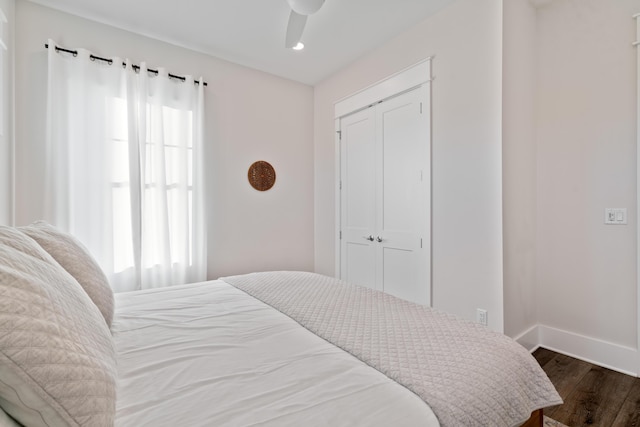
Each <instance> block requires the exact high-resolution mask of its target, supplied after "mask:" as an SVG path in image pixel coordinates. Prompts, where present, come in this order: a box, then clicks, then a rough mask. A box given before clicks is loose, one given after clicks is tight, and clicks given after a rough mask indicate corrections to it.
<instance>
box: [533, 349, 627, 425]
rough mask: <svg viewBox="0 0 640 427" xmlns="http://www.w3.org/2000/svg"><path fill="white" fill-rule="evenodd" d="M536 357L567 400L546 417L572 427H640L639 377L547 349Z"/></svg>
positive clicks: (546, 413) (540, 351)
mask: <svg viewBox="0 0 640 427" xmlns="http://www.w3.org/2000/svg"><path fill="white" fill-rule="evenodd" d="M533 356H534V357H535V358H536V360H537V361H538V363H540V366H542V369H544V371H545V372H546V373H547V375H548V376H549V379H551V382H552V383H553V385H554V386H555V387H556V389H557V390H558V393H560V396H561V397H562V399H563V400H564V404H562V405H559V406H554V407H551V408H547V409H545V410H544V414H545V415H547V416H549V417H551V418H553V419H554V420H556V421H560V422H561V423H563V424H566V425H568V426H570V427H579V426H602V427H610V426H616V427H617V426H637V427H640V378H636V377H632V376H629V375H624V374H621V373H619V372H616V371H612V370H610V369H606V368H601V367H599V366H596V365H592V364H590V363H587V362H583V361H582V360H578V359H574V358H572V357H569V356H564V355H562V354H558V353H555V352H553V351H550V350H547V349H544V348H540V349H538V350H536V351H535V352H534V353H533Z"/></svg>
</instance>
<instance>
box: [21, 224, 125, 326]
mask: <svg viewBox="0 0 640 427" xmlns="http://www.w3.org/2000/svg"><path fill="white" fill-rule="evenodd" d="M20 230H21V231H22V232H24V233H25V234H27V235H28V236H29V237H31V238H32V239H33V240H35V241H36V242H38V244H40V246H42V248H43V249H44V250H45V251H47V252H49V255H51V256H52V257H53V259H55V260H56V261H57V262H58V264H60V265H61V266H62V267H63V268H64V269H65V270H67V272H68V273H69V274H71V275H72V276H73V277H74V278H75V279H76V280H77V281H78V283H80V285H81V286H82V287H83V288H84V290H85V292H86V293H87V294H88V295H89V298H91V300H92V301H93V303H94V304H95V305H97V306H98V309H99V310H100V313H102V316H103V317H104V320H105V321H106V322H107V326H109V327H111V322H112V320H113V309H114V303H113V291H112V290H111V286H109V281H108V280H107V277H106V276H105V275H104V272H103V271H102V269H101V268H100V266H99V265H98V263H97V262H96V260H95V259H94V258H93V257H92V256H91V254H90V253H89V250H88V249H87V248H86V247H85V246H84V245H83V244H82V243H81V242H80V241H79V240H78V239H76V238H75V237H73V236H72V235H70V234H67V233H64V232H63V231H61V230H59V229H57V228H56V227H54V226H52V225H50V224H48V223H46V222H44V221H37V222H35V223H33V224H31V225H29V226H27V227H20Z"/></svg>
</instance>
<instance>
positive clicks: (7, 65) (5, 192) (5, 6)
mask: <svg viewBox="0 0 640 427" xmlns="http://www.w3.org/2000/svg"><path fill="white" fill-rule="evenodd" d="M0 9H2V11H3V12H4V14H5V16H6V18H7V21H8V22H7V23H6V24H4V25H6V29H5V31H4V37H6V39H5V40H4V42H5V43H6V45H7V50H5V51H3V52H2V53H1V55H2V61H1V65H2V67H3V68H2V70H1V71H0V76H1V77H0V84H1V85H3V86H2V93H1V95H0V103H1V106H0V120H2V121H3V124H2V132H0V224H2V225H11V224H12V223H13V84H12V83H13V57H14V43H13V39H14V10H15V0H0Z"/></svg>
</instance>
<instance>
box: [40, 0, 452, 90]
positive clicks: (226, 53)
mask: <svg viewBox="0 0 640 427" xmlns="http://www.w3.org/2000/svg"><path fill="white" fill-rule="evenodd" d="M31 1H34V2H36V3H39V4H42V5H45V6H48V7H51V8H54V9H59V10H62V11H64V12H68V13H71V14H74V15H79V16H82V17H84V18H88V19H92V20H95V21H98V22H101V23H105V24H109V25H112V26H115V27H118V28H121V29H124V30H129V31H132V32H135V33H139V34H143V35H146V36H149V37H152V38H155V39H159V40H162V41H165V42H169V43H172V44H175V45H179V46H182V47H186V48H189V49H193V50H196V51H199V52H203V53H206V54H210V55H213V56H215V57H218V58H222V59H225V60H228V61H231V62H235V63H237V64H241V65H245V66H248V67H251V68H255V69H258V70H262V71H265V72H268V73H272V74H275V75H278V76H281V77H284V78H287V79H291V80H295V81H298V82H301V83H305V84H309V85H315V84H316V83H318V82H320V81H322V80H323V79H325V78H327V77H328V76H330V75H331V74H333V73H334V72H336V71H338V70H339V69H341V68H343V67H344V66H346V65H348V64H349V63H350V62H352V61H353V60H355V59H357V58H359V57H361V56H362V55H364V54H366V53H367V52H369V51H371V50H372V49H374V48H375V47H377V46H379V45H381V44H382V43H384V42H385V41H387V40H389V39H391V38H393V37H394V36H396V35H398V34H400V33H402V32H403V31H404V30H406V29H407V28H409V27H411V26H413V25H414V24H417V23H418V22H420V21H422V20H423V19H425V18H426V17H428V16H430V15H432V14H434V13H435V12H437V11H438V10H440V9H442V8H443V7H445V6H446V5H447V4H449V3H452V2H453V1H455V0H326V3H325V4H324V6H322V8H321V9H320V11H318V12H317V13H316V14H314V15H311V16H310V17H309V19H308V20H307V25H306V28H305V31H304V34H303V36H302V41H303V42H304V44H305V45H306V47H305V49H304V50H302V51H293V50H291V49H285V48H284V38H285V33H286V28H287V22H288V19H289V12H290V9H289V6H288V4H287V2H286V1H285V0H162V1H157V0H135V1H131V0H109V1H104V0H31Z"/></svg>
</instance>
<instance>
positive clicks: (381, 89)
mask: <svg viewBox="0 0 640 427" xmlns="http://www.w3.org/2000/svg"><path fill="white" fill-rule="evenodd" d="M432 59H433V57H432V56H430V57H429V58H426V59H423V60H421V61H420V62H417V63H416V64H414V65H412V66H410V67H407V68H405V69H404V70H401V71H398V72H397V73H395V74H392V75H390V76H388V77H385V78H384V79H382V80H380V81H378V82H377V83H374V84H372V85H370V86H367V87H365V88H363V89H361V90H359V91H357V92H355V93H352V94H351V95H348V96H346V97H344V98H342V99H340V100H338V101H336V102H335V104H334V115H333V117H334V118H335V119H336V120H338V119H340V117H344V116H346V115H348V114H351V113H355V112H356V111H358V110H361V109H363V108H366V107H368V106H370V105H372V104H375V103H377V102H379V101H382V100H385V99H387V98H390V97H392V96H395V95H399V94H401V93H402V92H406V91H408V90H410V89H413V88H415V87H417V86H420V85H422V84H425V83H427V82H430V81H431V80H432V78H431V60H432Z"/></svg>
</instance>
